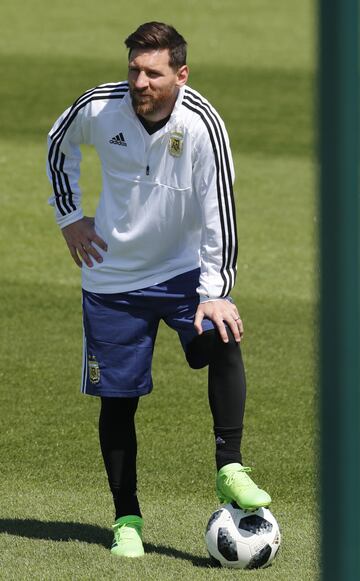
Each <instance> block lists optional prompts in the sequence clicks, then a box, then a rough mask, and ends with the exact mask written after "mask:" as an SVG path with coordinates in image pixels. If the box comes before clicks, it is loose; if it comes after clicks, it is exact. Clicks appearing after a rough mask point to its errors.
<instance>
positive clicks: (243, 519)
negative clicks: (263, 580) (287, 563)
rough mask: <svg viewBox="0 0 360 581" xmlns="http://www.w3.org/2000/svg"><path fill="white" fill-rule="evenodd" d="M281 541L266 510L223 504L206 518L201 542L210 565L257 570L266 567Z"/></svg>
mask: <svg viewBox="0 0 360 581" xmlns="http://www.w3.org/2000/svg"><path fill="white" fill-rule="evenodd" d="M280 541H281V535H280V529H279V525H278V523H277V522H276V519H275V517H274V515H273V514H272V513H271V512H270V510H269V509H268V508H259V509H258V510H256V511H254V512H249V511H245V510H242V509H241V508H239V507H238V506H237V504H236V503H232V504H227V505H225V506H223V507H221V508H219V509H218V510H216V511H215V512H214V513H213V514H212V515H211V517H210V519H209V522H208V525H207V528H206V532H205V542H206V546H207V549H208V551H209V554H210V557H211V558H212V561H213V564H214V565H222V566H223V567H232V568H234V569H259V568H262V567H267V566H268V565H270V563H271V561H272V560H273V559H274V558H275V555H276V553H277V552H278V549H279V546H280Z"/></svg>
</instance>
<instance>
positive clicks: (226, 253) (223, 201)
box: [183, 89, 237, 296]
mask: <svg viewBox="0 0 360 581" xmlns="http://www.w3.org/2000/svg"><path fill="white" fill-rule="evenodd" d="M183 105H184V106H185V107H187V108H188V109H190V110H191V111H193V112H194V113H197V114H198V115H199V116H200V117H201V119H202V121H203V122H204V125H205V126H206V129H207V131H208V134H209V138H210V141H211V145H212V148H213V152H214V159H215V166H216V173H217V178H216V182H217V196H218V207H219V218H220V225H221V233H222V245H223V247H222V266H221V269H220V275H221V277H222V279H223V281H224V284H223V288H222V292H221V296H227V295H228V294H229V292H230V290H231V288H232V287H233V286H234V284H235V278H236V259H237V230H236V216H235V202H234V194H233V187H232V176H231V168H230V160H229V153H228V148H227V144H226V139H225V136H224V132H223V128H222V125H221V123H220V121H219V117H218V115H217V113H216V111H215V110H214V109H213V108H212V107H210V105H209V104H208V103H207V102H205V101H203V100H202V99H201V98H200V97H199V96H198V95H197V94H196V93H193V92H192V91H191V90H189V89H186V90H185V96H184V99H183Z"/></svg>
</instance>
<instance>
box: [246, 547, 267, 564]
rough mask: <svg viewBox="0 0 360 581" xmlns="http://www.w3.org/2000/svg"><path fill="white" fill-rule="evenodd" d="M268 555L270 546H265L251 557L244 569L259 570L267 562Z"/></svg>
mask: <svg viewBox="0 0 360 581" xmlns="http://www.w3.org/2000/svg"><path fill="white" fill-rule="evenodd" d="M270 555H271V547H270V545H265V547H263V548H262V549H261V550H260V551H259V552H258V553H257V554H256V555H254V556H253V557H252V559H251V560H250V562H249V564H248V565H247V566H246V567H245V569H259V568H260V567H264V565H266V563H267V562H268V560H269V558H270Z"/></svg>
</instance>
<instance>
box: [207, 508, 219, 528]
mask: <svg viewBox="0 0 360 581" xmlns="http://www.w3.org/2000/svg"><path fill="white" fill-rule="evenodd" d="M221 515H222V509H221V508H220V510H216V511H215V512H213V513H212V515H211V517H210V519H209V522H208V524H207V527H206V531H205V534H206V533H208V532H209V530H210V529H211V527H212V526H213V524H214V522H215V521H216V520H217V519H218V518H220V517H221Z"/></svg>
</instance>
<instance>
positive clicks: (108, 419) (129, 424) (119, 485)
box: [99, 397, 141, 519]
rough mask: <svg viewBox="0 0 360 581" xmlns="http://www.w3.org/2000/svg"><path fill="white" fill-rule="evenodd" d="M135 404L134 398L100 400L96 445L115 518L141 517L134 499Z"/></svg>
mask: <svg viewBox="0 0 360 581" xmlns="http://www.w3.org/2000/svg"><path fill="white" fill-rule="evenodd" d="M138 403H139V398H138V397H134V398H120V397H102V398H101V411H100V418H99V435H100V446H101V452H102V455H103V458H104V464H105V468H106V472H107V475H108V480H109V485H110V490H111V492H112V495H113V499H114V505H115V518H116V519H117V518H119V517H120V516H125V515H129V514H136V515H138V516H141V513H140V508H139V503H138V499H137V496H136V452H137V442H136V432H135V412H136V409H137V406H138Z"/></svg>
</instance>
